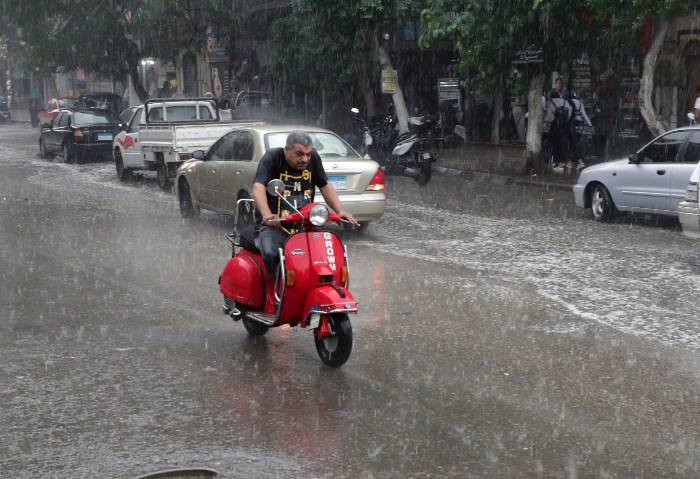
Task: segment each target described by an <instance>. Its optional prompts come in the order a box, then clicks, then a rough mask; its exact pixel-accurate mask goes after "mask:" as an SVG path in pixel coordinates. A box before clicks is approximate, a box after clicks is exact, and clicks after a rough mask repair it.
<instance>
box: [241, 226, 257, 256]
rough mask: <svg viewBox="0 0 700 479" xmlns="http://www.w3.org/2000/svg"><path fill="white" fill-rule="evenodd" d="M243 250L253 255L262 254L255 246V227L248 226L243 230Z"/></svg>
mask: <svg viewBox="0 0 700 479" xmlns="http://www.w3.org/2000/svg"><path fill="white" fill-rule="evenodd" d="M239 242H240V245H241V248H243V249H246V250H248V251H250V252H252V253H257V254H260V250H259V249H258V247H257V246H255V226H247V227H245V228H243V231H241V234H240V236H239Z"/></svg>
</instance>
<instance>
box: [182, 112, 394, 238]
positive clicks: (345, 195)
mask: <svg viewBox="0 0 700 479" xmlns="http://www.w3.org/2000/svg"><path fill="white" fill-rule="evenodd" d="M293 130H303V131H305V132H307V133H309V135H311V137H312V139H313V143H314V148H315V149H316V151H317V152H318V154H319V156H320V157H321V160H322V161H323V166H324V169H325V170H326V174H327V175H328V180H329V181H330V182H331V183H332V184H333V186H334V187H335V189H336V191H337V192H338V196H339V198H340V201H341V203H342V204H343V207H344V208H345V210H346V211H348V212H350V213H352V214H353V216H354V217H355V219H356V220H357V221H358V222H360V225H362V226H365V225H366V224H367V223H368V222H369V221H373V220H377V219H379V218H381V216H382V215H383V214H384V207H385V204H386V195H385V191H384V171H383V170H382V169H380V167H379V164H378V163H376V162H375V161H373V160H370V159H367V158H363V157H361V156H360V155H359V154H358V153H357V152H356V151H355V150H353V149H352V147H350V145H348V144H347V143H346V142H345V141H343V140H342V139H341V138H340V137H339V136H338V135H336V134H335V133H333V132H331V131H328V130H324V129H322V128H315V127H307V126H299V125H257V126H251V127H242V128H237V129H235V130H233V131H231V132H229V133H227V134H225V135H224V136H222V137H221V138H220V139H219V140H217V141H216V143H214V144H213V145H212V146H211V147H210V148H209V150H207V152H206V153H205V152H203V151H201V150H200V151H198V152H195V153H193V156H195V157H196V158H194V159H192V160H188V161H186V162H185V163H183V164H182V165H181V166H180V168H179V169H178V171H177V178H176V182H175V186H176V187H175V192H176V195H177V198H178V203H179V205H180V213H181V214H182V216H183V217H185V218H189V217H192V216H196V215H197V214H198V213H199V210H200V209H206V210H210V211H214V212H217V213H223V214H226V215H230V216H235V217H236V228H237V229H238V231H241V229H242V228H243V227H245V226H248V225H250V224H252V222H253V213H254V210H253V206H252V204H251V203H250V202H240V203H239V202H238V200H240V199H250V198H252V197H253V196H252V194H251V191H252V187H253V179H254V178H255V173H256V171H257V169H258V161H259V160H260V158H262V156H263V154H264V153H265V152H266V151H267V150H269V149H271V148H277V147H282V146H284V145H285V142H286V140H287V135H289V133H290V132H291V131H293ZM316 200H317V201H323V197H322V196H321V194H320V192H318V191H317V192H316Z"/></svg>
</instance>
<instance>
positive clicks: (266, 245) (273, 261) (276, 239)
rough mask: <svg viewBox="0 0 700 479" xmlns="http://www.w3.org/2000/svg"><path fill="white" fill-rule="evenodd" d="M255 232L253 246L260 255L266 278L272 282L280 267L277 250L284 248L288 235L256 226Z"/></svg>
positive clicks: (277, 229) (274, 229)
mask: <svg viewBox="0 0 700 479" xmlns="http://www.w3.org/2000/svg"><path fill="white" fill-rule="evenodd" d="M255 231H256V233H257V236H256V237H255V246H257V248H258V249H259V250H260V253H261V254H262V258H263V263H265V270H266V271H267V274H268V276H270V278H272V280H273V281H274V279H275V278H276V276H277V269H278V268H279V265H280V254H279V249H280V248H282V247H283V246H284V242H285V241H286V239H287V237H288V235H287V233H285V232H284V231H282V230H281V229H279V228H269V227H267V226H265V225H258V226H256V228H255Z"/></svg>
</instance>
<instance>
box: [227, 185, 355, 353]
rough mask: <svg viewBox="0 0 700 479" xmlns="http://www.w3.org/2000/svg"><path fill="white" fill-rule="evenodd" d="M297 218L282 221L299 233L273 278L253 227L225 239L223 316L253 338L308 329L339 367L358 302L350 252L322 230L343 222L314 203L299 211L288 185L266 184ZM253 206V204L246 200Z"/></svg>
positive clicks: (347, 350)
mask: <svg viewBox="0 0 700 479" xmlns="http://www.w3.org/2000/svg"><path fill="white" fill-rule="evenodd" d="M267 191H268V193H269V194H270V195H272V196H279V197H280V198H282V201H285V202H286V203H287V204H288V205H289V206H290V208H291V209H292V210H293V211H294V213H292V214H290V215H287V216H284V217H282V218H280V222H281V224H282V226H287V227H290V225H291V226H293V227H295V228H297V232H296V233H294V234H292V235H291V236H289V237H288V238H287V240H286V241H285V243H284V248H280V250H279V251H280V268H279V270H278V273H277V278H270V277H269V275H268V274H267V271H266V270H265V265H264V264H263V260H262V256H261V255H260V251H259V250H258V249H257V248H256V247H255V244H254V243H253V240H252V227H249V228H246V229H245V230H243V231H242V232H240V235H239V236H238V241H236V237H235V235H233V234H229V235H226V237H227V239H228V240H229V241H231V243H232V244H233V254H232V258H231V259H230V260H229V262H228V263H227V264H226V267H225V268H224V271H223V273H221V276H220V277H219V285H220V288H219V289H220V291H221V293H222V294H223V295H224V302H225V305H224V314H227V315H229V316H231V317H232V318H233V320H234V321H238V320H242V321H243V326H244V327H245V329H246V331H248V333H249V334H250V335H252V336H263V335H264V334H265V333H267V331H268V330H269V329H270V328H275V327H278V326H282V325H285V324H288V325H290V326H301V327H302V328H309V329H310V330H312V331H313V333H314V342H315V343H316V351H318V355H319V356H320V357H321V361H323V362H324V363H325V364H327V365H329V366H332V367H338V366H341V365H343V364H344V363H345V361H347V360H348V358H349V357H350V352H351V351H352V328H351V326H350V319H349V317H348V315H349V314H352V313H357V302H356V301H355V299H354V298H353V296H352V294H350V291H348V289H347V288H348V265H347V249H346V248H345V246H344V245H343V243H342V242H341V241H340V238H338V237H337V236H336V235H335V234H334V233H332V232H329V231H323V230H321V229H320V227H322V226H324V225H325V224H326V223H327V222H328V221H333V222H336V223H341V222H342V221H344V220H343V219H341V217H340V216H338V215H337V214H335V213H331V212H330V211H329V209H328V207H327V206H326V205H325V204H321V203H310V204H307V205H306V206H304V207H302V208H301V209H299V210H297V209H296V208H295V207H294V206H293V205H292V204H290V203H289V202H288V201H287V200H286V199H285V197H284V194H283V193H284V183H283V182H282V181H280V180H272V181H271V182H270V183H269V184H268V185H267ZM242 201H251V200H242Z"/></svg>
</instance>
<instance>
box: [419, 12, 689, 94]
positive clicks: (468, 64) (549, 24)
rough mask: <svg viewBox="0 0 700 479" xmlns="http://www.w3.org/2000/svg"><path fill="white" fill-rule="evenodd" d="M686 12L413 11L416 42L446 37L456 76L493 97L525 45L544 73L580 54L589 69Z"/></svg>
mask: <svg viewBox="0 0 700 479" xmlns="http://www.w3.org/2000/svg"><path fill="white" fill-rule="evenodd" d="M689 11H690V2H687V1H685V0H584V1H582V2H570V1H568V0H547V1H545V0H510V1H507V2H506V1H502V0H435V1H433V2H430V5H429V6H427V7H426V8H424V9H423V11H422V12H421V18H422V20H423V22H424V23H425V27H426V29H425V32H424V34H423V35H422V37H421V40H420V43H421V45H423V46H428V45H430V44H432V43H434V42H435V41H438V40H444V39H453V40H454V42H455V47H456V49H457V51H458V54H459V56H458V58H459V59H458V65H457V67H458V70H459V71H460V72H461V73H462V74H463V76H464V77H465V78H474V81H475V83H476V84H477V85H479V86H481V87H482V88H483V89H485V90H486V91H488V92H490V93H493V92H495V91H497V90H498V89H499V88H501V87H502V82H503V80H504V79H505V78H506V77H507V75H508V73H509V71H510V70H511V69H512V65H513V60H514V59H515V57H516V54H517V52H519V51H521V50H522V49H523V48H525V47H526V46H528V45H534V46H535V47H538V48H542V51H543V56H544V63H543V64H542V65H541V66H542V69H543V70H544V71H557V70H559V69H560V68H561V67H562V65H563V64H564V63H570V62H571V61H572V60H574V59H576V58H577V57H579V56H580V55H581V53H582V52H585V53H587V54H588V57H589V61H590V62H591V63H592V64H593V65H594V66H596V65H597V64H600V63H607V61H608V60H609V57H610V56H611V55H616V54H621V53H627V54H628V53H632V52H635V51H637V50H638V48H639V45H640V30H641V29H642V27H643V26H644V25H645V24H647V23H648V22H650V21H654V20H658V19H660V18H668V17H670V16H674V15H685V14H687V13H689ZM446 12H455V13H454V15H445V13H446Z"/></svg>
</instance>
